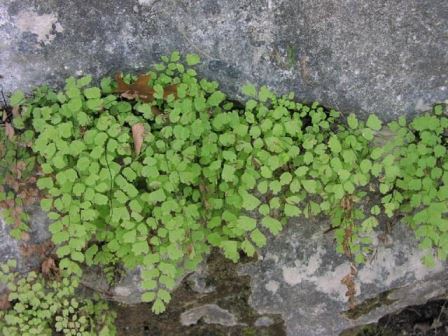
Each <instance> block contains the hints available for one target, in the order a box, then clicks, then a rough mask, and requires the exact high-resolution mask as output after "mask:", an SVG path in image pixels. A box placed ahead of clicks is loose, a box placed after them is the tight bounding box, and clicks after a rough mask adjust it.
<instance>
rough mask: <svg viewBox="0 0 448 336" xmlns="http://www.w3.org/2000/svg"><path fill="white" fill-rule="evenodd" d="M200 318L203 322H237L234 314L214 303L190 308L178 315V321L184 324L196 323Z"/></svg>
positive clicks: (226, 323)
mask: <svg viewBox="0 0 448 336" xmlns="http://www.w3.org/2000/svg"><path fill="white" fill-rule="evenodd" d="M200 319H202V320H203V321H204V322H205V323H216V324H221V325H224V326H234V325H236V324H237V323H238V322H237V320H236V317H235V315H233V314H232V313H230V312H229V311H227V310H225V309H222V308H221V307H219V306H217V305H215V304H206V305H203V306H200V307H195V308H191V309H189V310H187V311H185V312H183V313H182V314H181V315H180V322H181V323H182V325H184V326H190V325H192V324H196V323H198V321H199V320H200Z"/></svg>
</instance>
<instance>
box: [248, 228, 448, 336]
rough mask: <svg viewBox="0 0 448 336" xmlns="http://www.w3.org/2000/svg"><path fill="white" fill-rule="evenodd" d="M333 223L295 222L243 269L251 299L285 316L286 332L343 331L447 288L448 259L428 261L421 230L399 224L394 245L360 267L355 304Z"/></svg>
mask: <svg viewBox="0 0 448 336" xmlns="http://www.w3.org/2000/svg"><path fill="white" fill-rule="evenodd" d="M326 228H328V224H327V226H325V220H322V219H321V220H304V219H303V220H295V221H291V223H290V224H289V226H287V227H286V228H285V230H284V231H283V232H282V233H281V234H280V235H278V236H277V237H275V238H274V239H272V240H271V241H270V242H269V243H268V245H267V247H266V248H265V249H264V250H263V258H262V260H259V261H258V262H255V263H252V264H247V265H244V266H242V267H241V274H243V275H250V276H251V279H252V280H251V288H252V294H251V298H250V304H251V305H252V306H253V307H254V308H255V309H256V310H257V312H258V313H260V314H281V315H282V318H283V319H284V321H285V324H286V329H287V335H291V336H295V335H304V336H305V335H306V336H333V335H334V336H336V335H339V333H340V332H341V331H343V330H345V329H348V328H350V327H353V326H356V325H363V324H367V323H371V322H375V321H377V320H378V319H379V318H380V317H382V316H384V315H386V314H388V313H390V312H394V311H397V310H399V309H401V308H403V307H406V306H409V305H416V304H422V303H425V302H426V301H428V300H430V299H431V298H434V297H439V296H441V295H444V294H446V293H447V288H448V272H447V268H446V264H442V263H437V265H436V266H435V267H434V268H432V269H428V268H426V267H425V266H423V265H422V263H421V261H420V259H421V257H422V255H423V252H422V251H420V250H418V248H417V246H416V243H415V239H414V237H413V235H414V234H413V233H412V232H410V231H408V230H407V228H406V227H405V225H404V224H400V225H396V226H395V227H394V229H393V231H392V233H391V235H390V236H389V237H388V242H387V244H383V243H381V242H379V241H378V242H377V250H376V253H375V257H374V258H373V260H371V261H370V262H369V263H367V264H366V265H365V266H361V267H359V268H358V274H357V276H356V277H355V279H354V288H355V290H356V294H355V296H354V299H355V304H356V305H357V306H356V307H355V308H353V309H350V307H349V303H348V298H347V296H346V293H347V290H348V289H347V286H346V285H344V284H343V283H342V282H341V280H342V279H343V278H344V277H345V276H346V275H347V274H350V273H351V266H350V263H349V261H347V259H346V258H345V257H344V256H341V255H338V254H336V252H335V250H334V242H333V241H332V240H333V239H332V236H331V234H324V233H323V232H324V231H325V229H326ZM319 321H320V322H319Z"/></svg>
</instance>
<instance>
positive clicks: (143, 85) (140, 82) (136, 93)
mask: <svg viewBox="0 0 448 336" xmlns="http://www.w3.org/2000/svg"><path fill="white" fill-rule="evenodd" d="M115 80H116V81H117V89H116V91H117V92H118V93H120V94H121V96H122V97H123V98H126V99H129V100H134V99H137V98H138V99H140V100H141V101H142V102H145V103H148V102H151V101H153V100H154V89H153V88H152V87H151V86H150V85H149V81H150V80H151V76H150V75H145V74H142V75H139V76H138V78H137V80H136V81H135V82H133V83H131V84H127V83H126V82H125V81H124V80H123V77H122V74H121V73H118V74H116V75H115ZM176 93H177V90H176V85H168V86H167V87H165V88H164V89H163V96H164V97H165V98H166V97H167V96H168V95H170V94H173V95H175V96H176Z"/></svg>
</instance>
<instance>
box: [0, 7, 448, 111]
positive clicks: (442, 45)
mask: <svg viewBox="0 0 448 336" xmlns="http://www.w3.org/2000/svg"><path fill="white" fill-rule="evenodd" d="M173 50H180V51H181V52H183V53H186V52H196V53H199V54H201V55H202V58H203V60H204V64H203V65H202V66H201V67H200V74H201V75H204V76H207V77H209V78H213V79H216V80H218V81H219V82H220V83H222V85H223V87H224V90H225V91H227V92H228V93H229V94H231V95H233V96H237V93H238V88H239V87H240V86H241V84H242V83H245V82H247V81H250V82H253V83H256V84H258V85H261V84H268V85H269V86H271V87H272V88H273V89H274V90H275V91H277V92H279V93H285V92H288V91H294V92H296V93H297V94H298V98H299V99H301V100H304V101H308V102H309V101H313V100H319V101H321V102H322V103H323V104H324V105H327V106H332V107H333V106H334V107H336V108H338V109H340V110H342V111H344V112H358V113H366V112H376V113H379V114H381V115H383V117H384V118H386V119H390V118H392V117H393V116H395V115H398V114H403V113H414V112H416V111H420V110H424V109H426V108H427V106H428V105H430V104H432V103H434V102H437V101H443V100H445V99H447V97H448V88H447V85H448V73H447V72H446V69H447V66H448V53H447V50H448V2H447V1H445V0H431V1H429V0H426V1H421V0H398V1H390V0H380V1H367V0H363V1H359V0H321V1H314V0H278V1H273V0H262V1H252V0H223V1H212V0H165V1H158V0H125V1H122V0H102V1H93V2H92V1H89V0H79V1H64V2H60V1H55V0H49V1H37V0H2V1H1V3H0V59H1V62H0V74H1V75H2V76H3V77H4V78H3V79H2V80H1V82H0V83H1V84H2V85H3V87H4V89H5V90H6V91H7V92H9V91H11V90H13V89H16V88H25V89H29V88H31V87H32V86H34V85H36V84H39V83H44V82H47V81H48V80H50V82H52V83H54V84H60V83H61V82H62V79H63V78H65V77H67V76H69V75H72V74H78V75H81V74H83V73H91V74H94V75H96V76H99V75H103V74H107V73H109V74H110V73H114V72H116V71H117V70H126V69H134V70H135V69H143V68H145V67H147V66H148V65H149V64H151V63H153V62H155V61H156V60H157V59H158V57H159V56H160V55H162V54H167V53H169V52H171V51H173Z"/></svg>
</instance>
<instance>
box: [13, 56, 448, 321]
mask: <svg viewBox="0 0 448 336" xmlns="http://www.w3.org/2000/svg"><path fill="white" fill-rule="evenodd" d="M179 61H180V55H179V53H177V52H174V53H173V54H172V55H171V56H170V57H167V56H163V57H162V63H160V64H156V65H155V66H154V68H153V69H152V70H151V71H150V72H148V73H147V74H144V75H140V76H132V75H126V76H124V77H121V75H120V76H117V77H116V78H115V80H114V79H112V78H104V79H103V80H101V82H100V83H99V85H98V86H92V84H91V81H92V78H91V77H90V76H86V77H82V78H79V79H75V78H69V79H68V80H67V81H66V86H65V88H64V90H62V91H59V92H55V91H53V90H51V89H49V88H48V87H41V88H39V89H37V90H36V91H35V93H34V95H33V96H32V97H30V98H25V97H24V95H23V94H22V93H20V92H19V93H16V94H15V95H14V96H13V98H12V99H11V104H12V105H13V106H14V107H15V108H16V109H19V108H20V115H16V116H15V117H14V126H15V128H14V129H15V131H16V136H17V137H22V136H25V134H27V136H26V139H27V141H29V142H30V143H32V147H31V149H32V154H33V155H31V157H32V158H33V160H34V159H35V160H36V162H37V167H39V175H40V177H39V179H38V180H37V182H36V185H37V187H38V188H39V189H40V192H41V193H42V194H43V197H42V199H41V201H40V205H41V207H42V209H44V210H45V211H47V212H48V216H49V218H50V219H52V220H53V223H52V224H51V225H50V231H51V233H52V240H53V242H54V243H55V244H56V245H57V246H58V249H57V255H58V257H59V258H60V263H59V266H60V267H61V269H62V270H63V271H64V272H68V273H69V274H75V275H77V276H78V277H79V276H81V273H82V271H81V266H82V265H83V264H85V265H87V266H91V265H102V266H103V267H104V268H106V269H113V268H114V265H117V264H123V265H124V266H125V267H127V268H135V267H137V266H140V267H141V269H142V273H141V276H142V286H143V288H144V289H145V290H146V292H145V293H144V294H143V297H142V299H143V300H144V301H148V302H153V310H154V312H156V313H160V312H163V311H164V309H165V306H166V304H167V303H168V302H169V301H170V298H171V296H170V292H171V290H172V289H173V288H174V287H175V286H176V283H177V281H178V280H179V279H180V278H181V277H182V276H183V275H184V274H185V273H186V272H188V271H189V270H193V269H194V268H195V267H196V266H197V265H198V263H200V262H201V261H202V260H203V259H204V258H205V257H206V256H207V255H208V253H209V252H210V250H211V248H213V247H217V248H220V249H221V250H222V251H223V252H224V254H225V255H226V256H227V257H228V258H229V259H231V260H232V261H234V262H236V261H238V259H239V257H240V252H241V251H242V252H244V253H245V254H247V255H249V256H253V255H254V254H255V253H256V251H257V250H258V249H259V248H261V247H263V246H264V245H265V244H266V241H267V235H269V234H274V235H275V234H277V233H279V232H280V231H281V230H282V227H283V226H284V225H285V224H286V222H287V220H288V218H290V217H295V216H306V217H308V216H312V215H318V214H325V215H328V216H330V218H331V221H332V227H333V229H334V233H335V239H336V245H337V247H336V248H337V250H338V251H339V252H341V253H345V254H347V255H348V256H350V257H353V258H354V260H355V262H356V263H363V262H365V261H366V258H367V256H368V254H369V253H370V251H371V250H372V232H373V230H374V229H375V228H376V227H377V226H378V225H379V219H381V216H384V215H386V216H389V217H391V216H393V215H394V214H396V213H398V212H400V211H403V212H405V213H407V214H408V222H409V223H410V225H411V227H412V228H414V229H415V230H416V233H417V237H418V238H419V239H421V240H422V244H421V245H422V247H424V248H429V249H431V250H432V248H434V247H435V248H436V249H438V253H439V257H440V258H442V259H444V258H446V251H447V248H448V243H447V239H446V231H447V229H448V228H447V226H446V222H447V220H446V212H447V202H446V194H447V193H446V188H447V187H446V186H447V170H448V164H447V155H446V147H447V143H446V142H447V140H446V139H447V136H446V132H447V121H446V119H447V118H446V117H445V116H444V115H443V111H442V109H441V106H437V107H436V108H435V110H434V115H427V116H421V117H417V118H416V119H414V121H412V122H411V123H410V124H409V125H408V126H407V125H406V123H405V121H404V119H403V118H400V120H399V121H398V123H392V124H390V126H389V127H390V130H391V131H392V132H393V133H394V134H396V136H395V137H394V138H393V140H392V141H390V142H388V143H387V144H385V145H382V146H381V147H379V146H377V145H376V144H375V139H376V138H375V137H376V135H377V133H378V132H380V131H383V127H382V122H381V121H380V120H379V119H378V118H377V117H376V116H374V115H371V116H370V117H369V118H368V119H367V120H366V121H361V120H358V119H357V118H356V116H355V115H354V114H351V115H349V116H348V117H347V118H346V121H344V120H343V119H342V118H341V116H340V113H339V112H337V111H335V110H326V109H324V108H323V107H322V106H320V105H319V104H318V103H313V104H312V105H311V106H307V105H304V104H300V103H297V102H295V101H294V95H293V94H289V95H286V96H282V97H277V96H276V95H274V93H273V92H271V91H270V90H269V89H268V88H267V87H266V86H262V87H260V88H259V89H256V88H255V87H254V86H252V85H245V86H244V87H243V88H242V91H243V93H244V94H245V95H246V96H248V100H247V102H246V104H245V106H244V108H238V107H236V106H235V105H234V104H233V103H232V102H231V101H229V100H228V99H227V97H226V95H225V94H224V93H223V92H221V91H220V90H219V89H218V83H216V82H213V81H207V80H205V79H198V78H197V76H196V71H195V70H194V69H192V68H190V67H186V66H185V65H183V64H182V63H180V62H179ZM198 62H199V57H198V56H196V55H187V57H186V63H187V64H188V66H192V65H195V64H197V63H198ZM26 155H30V152H29V149H27V151H26ZM12 157H13V155H12V154H10V155H9V157H8V159H7V160H8V162H9V163H10V162H11V160H12ZM9 165H10V164H7V163H5V167H8V166H9ZM428 175H429V176H430V177H428ZM372 194H378V195H382V202H381V204H372V202H366V198H368V196H369V195H372ZM12 195H13V194H12ZM9 198H11V196H10V197H9ZM425 262H426V263H427V264H430V263H431V259H430V258H429V257H428V258H426V259H425ZM110 278H113V276H112V275H110Z"/></svg>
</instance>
